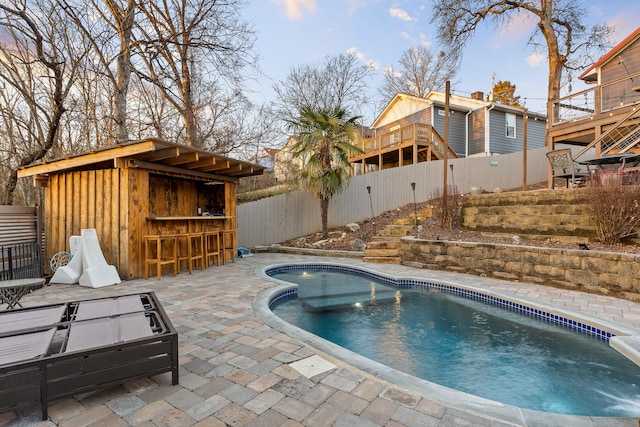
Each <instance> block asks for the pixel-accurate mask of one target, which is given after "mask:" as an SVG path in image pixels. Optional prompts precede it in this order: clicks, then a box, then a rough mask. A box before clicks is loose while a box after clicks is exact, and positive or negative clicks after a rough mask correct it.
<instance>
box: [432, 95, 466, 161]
mask: <svg viewBox="0 0 640 427" xmlns="http://www.w3.org/2000/svg"><path fill="white" fill-rule="evenodd" d="M449 113H450V114H449V147H450V148H451V149H452V150H453V151H455V153H456V154H457V155H458V157H465V156H466V151H467V150H466V144H467V139H466V128H467V127H466V123H465V120H466V114H467V112H466V111H461V110H455V109H450V110H449ZM433 127H434V128H435V129H436V130H437V131H438V133H439V134H440V135H441V136H442V137H443V138H444V108H441V107H434V115H433Z"/></svg>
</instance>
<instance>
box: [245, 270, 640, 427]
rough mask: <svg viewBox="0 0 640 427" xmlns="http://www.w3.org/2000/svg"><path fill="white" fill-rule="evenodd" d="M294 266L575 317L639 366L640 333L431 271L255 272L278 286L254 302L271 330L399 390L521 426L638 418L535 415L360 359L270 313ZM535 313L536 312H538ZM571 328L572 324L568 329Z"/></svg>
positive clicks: (290, 290) (287, 288)
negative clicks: (284, 275) (431, 286)
mask: <svg viewBox="0 0 640 427" xmlns="http://www.w3.org/2000/svg"><path fill="white" fill-rule="evenodd" d="M289 266H294V267H295V268H296V269H301V268H304V267H305V266H329V267H331V268H336V269H342V270H344V271H360V272H365V273H367V274H369V275H372V276H375V277H379V278H382V279H383V280H387V281H392V282H402V281H406V282H408V283H412V282H430V283H436V284H440V285H443V286H448V287H453V288H457V289H462V290H465V291H468V292H473V293H477V294H483V295H486V296H488V297H490V298H497V299H500V300H505V301H511V302H512V303H514V304H519V305H521V306H526V307H529V308H531V309H533V310H539V311H544V312H546V313H551V314H553V315H554V316H559V317H562V318H567V319H572V320H574V321H576V322H580V323H582V324H586V325H590V326H591V327H595V328H597V329H599V330H604V331H607V332H610V333H611V337H610V339H609V338H603V337H601V336H600V335H597V336H599V337H600V338H601V339H608V340H609V345H610V346H611V347H612V348H614V349H616V350H617V351H619V352H620V353H621V354H623V355H625V356H627V357H628V358H630V359H631V360H632V361H633V362H635V363H636V364H640V363H639V361H640V351H638V349H640V331H639V330H637V329H634V328H630V327H627V326H623V325H620V324H617V323H615V322H611V321H607V320H604V319H599V318H597V317H594V316H590V315H585V314H583V313H579V312H576V311H572V310H568V309H563V308H559V307H555V306H552V305H550V304H545V303H540V302H538V301H534V300H531V299H528V298H523V297H516V296H513V295H506V294H503V293H501V292H497V291H493V290H490V289H486V288H483V287H481V286H471V285H466V284H462V283H456V282H452V281H446V280H440V279H438V280H434V279H430V278H429V277H428V273H427V272H425V275H424V276H422V277H418V276H397V277H391V276H390V275H388V274H385V273H384V272H381V271H378V270H374V269H370V268H366V267H362V266H357V267H355V266H353V265H349V264H342V263H338V262H290V263H280V264H273V265H268V266H265V267H262V268H258V269H256V271H255V273H256V275H257V276H258V277H260V278H261V279H263V280H266V281H269V282H272V283H274V284H275V285H276V286H273V287H270V288H267V289H265V290H263V291H262V292H260V293H259V294H258V295H257V296H256V297H255V298H254V300H253V302H252V308H253V311H254V313H255V314H256V315H257V316H258V317H259V318H260V319H261V320H262V321H264V322H265V323H266V324H268V325H269V326H271V327H273V328H275V329H278V330H280V331H282V332H283V333H286V334H287V335H288V336H291V337H292V338H295V339H298V340H300V341H302V342H303V343H305V344H307V345H309V346H310V347H312V348H315V349H317V350H318V351H320V352H323V353H326V354H327V355H329V356H330V357H333V358H335V359H337V360H340V361H343V362H344V363H346V364H348V365H350V366H353V367H355V368H356V369H359V370H361V371H363V372H365V373H367V374H369V375H372V376H374V377H376V378H379V379H381V380H383V381H385V382H387V383H390V384H394V385H396V386H398V387H401V388H404V389H407V390H410V391H412V392H415V393H419V394H421V395H423V396H425V397H427V398H429V399H433V400H435V401H438V402H440V403H442V404H444V405H447V406H452V407H455V408H458V409H461V410H464V411H472V412H475V413H479V414H483V415H486V416H491V417H493V418H495V419H496V420H501V421H505V422H509V423H517V424H522V425H540V424H543V425H549V424H553V425H572V426H597V425H603V422H606V423H607V424H608V425H611V424H612V423H614V424H616V420H617V422H624V421H628V420H631V419H635V418H626V417H590V416H578V415H565V414H555V413H548V412H542V411H536V410H531V409H525V408H519V407H516V406H513V405H508V404H504V403H501V402H497V401H493V400H489V399H485V398H482V397H479V396H475V395H472V394H469V393H465V392H461V391H458V390H454V389H451V388H448V387H445V386H442V385H439V384H436V383H432V382H430V381H426V380H423V379H420V378H417V377H414V376H412V375H409V374H406V373H403V372H400V371H398V370H396V369H393V368H391V367H389V366H386V365H383V364H381V363H379V362H376V361H373V360H371V359H368V358H366V357H364V356H361V355H359V354H357V353H355V352H353V351H351V350H347V349H345V348H343V347H341V346H338V345H337V344H334V343H332V342H330V341H327V340H325V339H323V338H321V337H318V336H316V335H314V334H312V333H310V332H307V331H305V330H303V329H301V328H298V327H297V326H294V325H292V324H290V323H288V322H285V321H284V320H282V319H280V318H279V317H277V316H276V315H275V314H273V312H272V311H271V309H270V308H269V306H270V304H271V303H273V301H274V300H275V299H277V298H278V297H280V296H283V295H284V294H294V293H296V292H297V285H295V284H291V283H288V282H284V281H281V280H278V279H274V278H272V277H270V276H268V275H267V272H268V271H271V270H274V269H278V268H285V267H289ZM534 314H535V313H534ZM569 327H571V326H569Z"/></svg>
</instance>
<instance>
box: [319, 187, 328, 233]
mask: <svg viewBox="0 0 640 427" xmlns="http://www.w3.org/2000/svg"><path fill="white" fill-rule="evenodd" d="M320 213H321V215H322V237H324V238H325V239H326V238H327V237H329V198H328V197H323V198H321V199H320Z"/></svg>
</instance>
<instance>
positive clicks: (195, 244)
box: [188, 233, 205, 273]
mask: <svg viewBox="0 0 640 427" xmlns="http://www.w3.org/2000/svg"><path fill="white" fill-rule="evenodd" d="M188 236H189V273H191V271H192V270H193V266H194V265H195V266H196V267H197V266H198V263H200V270H204V265H205V253H204V233H189V235H188Z"/></svg>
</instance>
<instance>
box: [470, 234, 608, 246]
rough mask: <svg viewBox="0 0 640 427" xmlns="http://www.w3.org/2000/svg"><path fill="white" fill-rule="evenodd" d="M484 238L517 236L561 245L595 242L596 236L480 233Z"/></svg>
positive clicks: (510, 237) (511, 237)
mask: <svg viewBox="0 0 640 427" xmlns="http://www.w3.org/2000/svg"><path fill="white" fill-rule="evenodd" d="M482 234H483V235H485V236H493V237H502V238H506V239H513V236H518V237H520V239H529V240H541V241H547V240H553V241H556V242H562V243H576V244H577V243H587V242H597V241H598V238H597V237H596V236H557V235H549V234H524V233H516V234H513V233H489V232H482Z"/></svg>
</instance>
